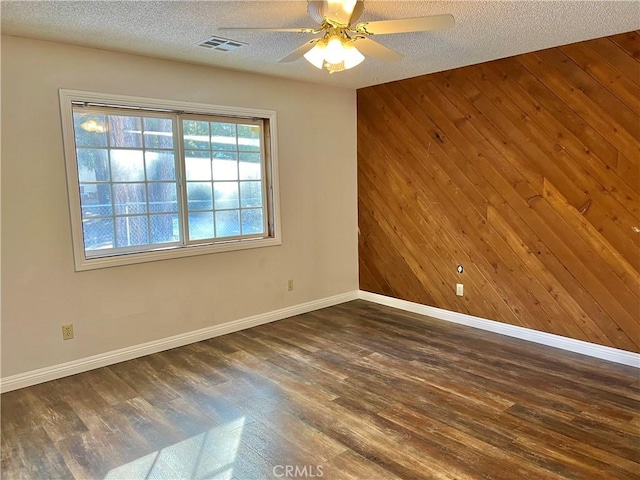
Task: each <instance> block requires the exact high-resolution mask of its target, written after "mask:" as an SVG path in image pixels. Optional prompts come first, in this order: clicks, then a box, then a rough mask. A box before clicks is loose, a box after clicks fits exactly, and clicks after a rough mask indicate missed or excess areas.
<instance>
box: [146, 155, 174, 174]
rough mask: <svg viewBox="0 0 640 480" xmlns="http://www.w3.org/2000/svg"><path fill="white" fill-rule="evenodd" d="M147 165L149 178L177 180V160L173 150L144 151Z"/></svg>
mask: <svg viewBox="0 0 640 480" xmlns="http://www.w3.org/2000/svg"><path fill="white" fill-rule="evenodd" d="M144 158H145V163H146V167H147V180H175V179H176V160H175V158H174V156H173V152H158V151H153V150H147V151H145V152H144Z"/></svg>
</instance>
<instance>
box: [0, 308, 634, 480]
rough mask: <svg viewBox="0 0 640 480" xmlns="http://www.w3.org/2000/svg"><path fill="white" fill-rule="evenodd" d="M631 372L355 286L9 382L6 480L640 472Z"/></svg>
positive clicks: (607, 479)
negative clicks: (372, 298)
mask: <svg viewBox="0 0 640 480" xmlns="http://www.w3.org/2000/svg"><path fill="white" fill-rule="evenodd" d="M638 373H639V371H638V370H637V369H635V368H631V367H625V366H621V365H616V364H612V363H608V362H604V361H600V360H596V359H592V358H588V357H583V356H580V355H576V354H571V353H567V352H563V351H560V350H556V349H553V348H548V347H544V346H540V345H536V344H532V343H527V342H523V341H519V340H515V339H511V338H508V337H503V336H500V335H495V334H491V333H488V332H483V331H480V330H475V329H471V328H467V327H462V326H458V325H453V324H448V323H445V322H442V321H439V320H432V319H428V318H425V317H421V316H419V315H413V314H409V313H406V312H401V311H397V310H394V309H391V308H387V307H382V306H379V305H375V304H372V303H368V302H364V301H354V302H350V303H346V304H343V305H339V306H336V307H332V308H327V309H324V310H320V311H317V312H313V313H308V314H305V315H300V316H297V317H293V318H289V319H286V320H281V321H279V322H275V323H271V324H268V325H263V326H260V327H256V328H253V329H250V330H245V331H242V332H237V333H233V334H230V335H226V336H223V337H218V338H214V339H212V340H208V341H205V342H200V343H196V344H192V345H188V346H185V347H181V348H177V349H174V350H169V351H166V352H162V353H158V354H155V355H150V356H147V357H143V358H139V359H136V360H131V361H128V362H124V363H120V364H117V365H113V366H110V367H105V368H101V369H98V370H93V371H90V372H86V373H82V374H79V375H74V376H72V377H67V378H63V379H60V380H56V381H52V382H48V383H44V384H41V385H36V386H33V387H29V388H25V389H22V390H18V391H14V392H9V393H6V394H3V395H2V398H1V400H2V479H3V480H6V479H20V478H25V479H38V480H39V479H58V478H60V479H63V478H64V479H66V478H76V479H94V478H95V479H110V480H113V479H123V480H125V479H126V480H133V479H146V478H149V479H150V478H166V479H181V478H194V479H195V478H197V479H201V478H202V479H204V478H207V479H209V478H215V479H237V480H244V479H257V480H262V479H270V478H326V479H331V480H332V479H340V480H341V479H358V480H376V479H398V478H402V479H427V478H445V479H448V478H450V479H476V478H478V479H509V480H511V479H525V478H526V479H536V480H542V479H589V480H594V479H603V480H612V479H636V478H637V479H640V472H639V470H640V465H639V463H638V462H639V456H640V451H639V449H640V444H639V438H640V437H639V433H640V432H639V428H640V414H639V411H638V406H639V404H640V403H639V400H640V380H639V376H638Z"/></svg>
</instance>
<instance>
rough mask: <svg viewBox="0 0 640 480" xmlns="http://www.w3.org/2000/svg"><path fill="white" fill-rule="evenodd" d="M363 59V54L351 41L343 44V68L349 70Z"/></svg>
mask: <svg viewBox="0 0 640 480" xmlns="http://www.w3.org/2000/svg"><path fill="white" fill-rule="evenodd" d="M363 60H364V55H362V53H360V51H359V50H358V49H357V48H356V47H355V45H354V44H353V42H349V43H346V44H344V60H343V61H344V68H345V70H349V69H350V68H353V67H355V66H357V65H360V64H361V63H362V61H363Z"/></svg>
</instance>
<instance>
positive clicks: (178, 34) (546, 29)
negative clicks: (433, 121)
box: [0, 0, 640, 88]
mask: <svg viewBox="0 0 640 480" xmlns="http://www.w3.org/2000/svg"><path fill="white" fill-rule="evenodd" d="M0 5H1V7H0V8H1V14H2V33H3V34H7V35H15V36H23V37H30V38H37V39H44V40H52V41H58V42H64V43H70V44H74V45H83V46H89V47H95V48H101V49H106V50H116V51H122V52H129V53H136V54H140V55H147V56H152V57H160V58H167V59H173V60H180V61H184V62H190V63H197V64H204V65H211V66H218V67H222V68H228V69H234V70H242V71H250V72H257V73H262V74H266V75H272V76H279V77H285V78H294V79H299V80H304V81H309V82H314V83H323V84H328V85H336V86H343V87H350V88H360V87H364V86H368V85H373V84H379V83H385V82H390V81H393V80H399V79H402V78H408V77H414V76H417V75H423V74H426V73H431V72H435V71H441V70H447V69H451V68H455V67H459V66H463V65H470V64H475V63H480V62H485V61H488V60H493V59H496V58H503V57H507V56H511V55H515V54H519V53H524V52H530V51H534V50H540V49H543V48H548V47H552V46H557V45H563V44H567V43H572V42H577V41H580V40H586V39H589V38H595V37H602V36H606V35H612V34H615V33H621V32H626V31H630V30H636V29H638V28H640V2H637V1H602V2H599V1H560V2H556V1H403V2H395V1H375V0H366V1H365V11H364V14H363V16H362V17H361V18H360V21H372V20H386V19H396V18H403V17H417V16H426V15H436V14H441V13H451V14H453V15H454V17H455V20H456V25H455V26H454V27H453V28H451V29H448V30H443V31H438V32H428V33H411V34H398V35H385V36H378V37H376V38H375V39H376V40H377V41H379V42H380V43H383V44H384V45H386V46H388V47H391V48H393V49H395V50H397V51H399V52H400V53H402V54H404V55H405V58H404V59H403V60H402V61H400V62H397V63H392V64H387V63H382V62H380V61H378V60H375V59H372V58H368V59H367V60H365V61H364V62H363V63H362V64H361V65H359V66H358V67H356V68H354V69H353V70H350V71H347V72H342V73H337V74H334V75H331V76H330V75H329V74H328V72H327V71H325V70H322V71H321V70H317V69H316V68H314V67H313V66H312V65H310V64H309V63H308V62H306V61H305V60H304V59H300V60H298V61H296V62H293V63H289V64H281V63H277V60H278V59H280V58H282V57H284V56H285V55H287V54H288V53H289V52H291V51H292V50H294V49H295V48H297V47H298V46H299V45H301V44H302V43H304V42H305V41H306V40H308V39H310V38H312V37H311V36H310V35H306V34H295V33H255V32H254V33H246V32H223V31H220V30H218V29H219V28H220V27H225V26H227V27H306V26H315V25H314V23H313V21H312V20H311V18H310V17H309V16H308V14H307V12H306V1H125V2H123V1H84V2H73V1H72V2H62V1H51V2H30V1H29V2H27V1H21V2H16V1H4V0H3V1H2V3H1V4H0ZM211 35H217V36H223V37H227V38H232V39H234V40H239V41H241V42H245V43H248V45H247V46H245V47H243V48H240V49H238V50H235V51H230V52H219V51H215V50H207V49H204V48H201V47H197V46H195V44H196V43H198V42H200V41H202V40H203V39H205V38H207V37H209V36H211Z"/></svg>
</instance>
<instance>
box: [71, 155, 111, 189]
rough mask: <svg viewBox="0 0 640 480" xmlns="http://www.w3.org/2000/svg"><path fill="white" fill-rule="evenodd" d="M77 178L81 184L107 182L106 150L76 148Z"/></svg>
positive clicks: (107, 164) (108, 177)
mask: <svg viewBox="0 0 640 480" xmlns="http://www.w3.org/2000/svg"><path fill="white" fill-rule="evenodd" d="M76 152H77V160H78V178H79V180H80V181H81V182H108V181H109V179H110V178H111V175H110V174H109V157H108V155H107V151H106V150H102V149H101V150H99V149H96V148H78V150H77V151H76Z"/></svg>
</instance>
